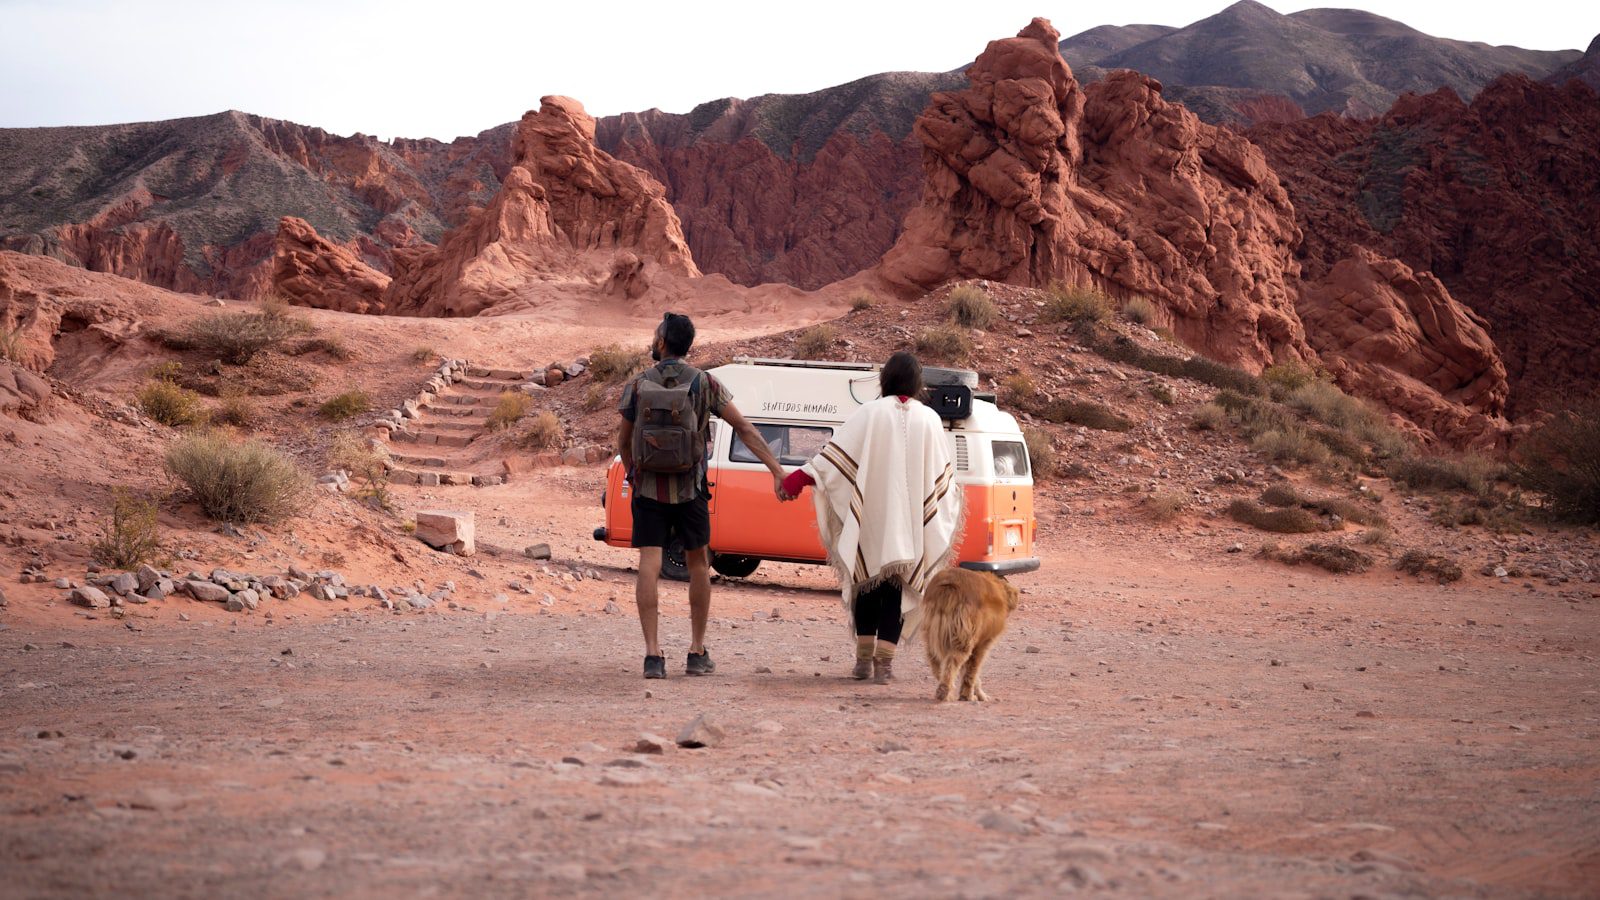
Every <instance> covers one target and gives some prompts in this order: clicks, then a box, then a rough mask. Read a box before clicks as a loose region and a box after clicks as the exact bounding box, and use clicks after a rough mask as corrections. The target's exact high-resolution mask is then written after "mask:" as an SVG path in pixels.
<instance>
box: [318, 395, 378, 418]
mask: <svg viewBox="0 0 1600 900" xmlns="http://www.w3.org/2000/svg"><path fill="white" fill-rule="evenodd" d="M371 408H372V398H370V397H368V396H367V393H366V391H345V392H344V393H342V394H340V395H338V396H337V397H331V398H329V399H328V400H326V401H325V402H323V404H322V405H321V406H319V407H317V415H319V416H321V417H323V418H324V419H327V420H328V421H330V422H343V421H344V420H345V419H349V418H353V417H355V416H359V415H361V414H362V413H364V412H366V411H367V410H369V409H371Z"/></svg>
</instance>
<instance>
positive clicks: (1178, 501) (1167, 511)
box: [1144, 491, 1189, 522]
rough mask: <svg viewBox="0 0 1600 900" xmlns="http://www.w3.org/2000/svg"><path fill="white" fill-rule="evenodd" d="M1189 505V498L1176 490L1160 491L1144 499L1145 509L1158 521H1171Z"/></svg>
mask: <svg viewBox="0 0 1600 900" xmlns="http://www.w3.org/2000/svg"><path fill="white" fill-rule="evenodd" d="M1188 507H1189V498H1188V497H1186V496H1184V495H1183V494H1180V493H1178V492H1176V491H1158V492H1157V493H1154V494H1151V495H1150V496H1148V497H1146V498H1145V499H1144V510H1145V512H1146V513H1148V514H1149V516H1150V518H1152V519H1154V520H1155V521H1157V522H1171V521H1173V520H1174V519H1176V518H1178V516H1180V515H1182V514H1183V511H1184V510H1185V509H1187V508H1188Z"/></svg>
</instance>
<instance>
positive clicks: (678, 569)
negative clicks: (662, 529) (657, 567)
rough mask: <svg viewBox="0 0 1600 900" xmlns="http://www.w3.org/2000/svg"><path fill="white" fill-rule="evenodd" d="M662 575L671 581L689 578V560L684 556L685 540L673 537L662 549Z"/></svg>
mask: <svg viewBox="0 0 1600 900" xmlns="http://www.w3.org/2000/svg"><path fill="white" fill-rule="evenodd" d="M661 577H662V578H666V579H668V580H669V581H688V580H689V561H688V560H687V559H685V558H684V556H683V541H680V540H678V539H677V538H673V539H672V540H671V541H670V542H668V544H667V546H666V547H664V548H663V549H662V551H661Z"/></svg>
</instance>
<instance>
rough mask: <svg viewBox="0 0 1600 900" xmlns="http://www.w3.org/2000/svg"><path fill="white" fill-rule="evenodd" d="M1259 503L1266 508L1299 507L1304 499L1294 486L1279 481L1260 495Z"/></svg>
mask: <svg viewBox="0 0 1600 900" xmlns="http://www.w3.org/2000/svg"><path fill="white" fill-rule="evenodd" d="M1261 502H1262V503H1265V504H1266V505H1268V506H1301V505H1303V504H1304V503H1305V502H1306V498H1305V497H1304V496H1303V495H1302V494H1301V493H1300V492H1299V491H1297V490H1295V488H1294V485H1292V484H1289V483H1288V482H1281V481H1280V482H1278V483H1277V484H1274V485H1271V486H1269V487H1268V488H1267V489H1266V490H1265V491H1263V492H1262V493H1261Z"/></svg>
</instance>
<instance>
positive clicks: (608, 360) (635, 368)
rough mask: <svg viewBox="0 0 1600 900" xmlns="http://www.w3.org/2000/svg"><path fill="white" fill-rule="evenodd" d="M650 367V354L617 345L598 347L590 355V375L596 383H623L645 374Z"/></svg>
mask: <svg viewBox="0 0 1600 900" xmlns="http://www.w3.org/2000/svg"><path fill="white" fill-rule="evenodd" d="M649 365H650V354H649V353H647V352H645V351H642V350H624V349H622V348H621V347H620V346H618V345H616V344H607V345H606V346H604V347H597V348H595V349H594V350H592V351H590V353H589V373H590V374H591V375H593V376H594V377H595V380H596V381H603V382H612V381H623V380H626V379H628V378H632V377H633V376H634V375H637V374H638V373H640V372H643V371H644V370H645V369H646V368H648V367H649Z"/></svg>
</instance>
